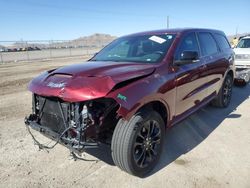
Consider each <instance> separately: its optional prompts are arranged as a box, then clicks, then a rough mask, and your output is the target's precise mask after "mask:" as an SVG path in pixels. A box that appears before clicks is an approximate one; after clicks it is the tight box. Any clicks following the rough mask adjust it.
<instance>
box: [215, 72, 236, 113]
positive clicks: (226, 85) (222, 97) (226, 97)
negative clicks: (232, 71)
mask: <svg viewBox="0 0 250 188" xmlns="http://www.w3.org/2000/svg"><path fill="white" fill-rule="evenodd" d="M232 88H233V78H232V76H230V75H227V76H226V78H225V80H224V82H223V85H222V87H221V89H220V91H219V94H218V96H217V97H216V98H215V99H214V100H213V101H212V104H213V105H214V106H217V107H222V108H226V107H227V106H228V105H229V104H230V102H231V97H232Z"/></svg>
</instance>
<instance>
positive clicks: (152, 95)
mask: <svg viewBox="0 0 250 188" xmlns="http://www.w3.org/2000/svg"><path fill="white" fill-rule="evenodd" d="M200 31H206V32H217V33H221V34H223V33H222V32H220V31H211V30H204V29H202V30H199V29H183V30H160V31H150V32H144V33H138V34H134V35H143V34H152V35H153V34H156V33H157V34H161V33H174V34H176V38H175V40H174V41H173V44H172V46H171V47H170V49H169V51H168V53H167V54H166V55H165V57H164V58H163V60H162V61H161V62H160V63H155V64H146V63H130V62H123V63H122V62H106V61H105V62H97V61H93V62H92V61H89V62H85V63H80V64H76V65H70V66H66V67H63V68H59V69H57V70H55V71H52V72H45V73H43V74H41V75H40V76H38V77H37V78H35V79H33V80H32V81H31V83H30V84H29V90H30V91H31V92H33V93H36V94H38V95H42V96H54V97H59V98H61V99H62V100H64V101H69V102H78V101H85V100H91V99H96V98H101V97H106V98H113V99H114V100H116V101H117V102H118V103H119V104H120V108H119V110H118V114H119V115H120V116H122V117H123V118H127V119H128V118H130V117H131V116H132V115H133V114H134V113H135V112H136V111H137V110H138V109H139V108H140V107H142V106H143V105H145V104H147V103H149V102H152V101H159V102H161V103H162V104H163V105H164V106H165V107H166V109H167V111H168V120H169V121H168V125H171V124H173V123H175V122H178V121H179V120H181V119H183V118H185V117H186V116H187V115H189V114H190V113H192V112H194V111H195V110H197V109H198V108H199V107H201V106H203V105H204V104H206V103H207V102H209V101H210V100H211V99H213V98H214V97H215V94H216V93H218V91H219V89H220V87H221V85H222V82H223V79H224V78H225V74H226V73H227V72H228V71H230V70H233V68H232V67H233V62H232V61H230V60H229V59H230V56H231V55H232V50H231V49H228V51H226V52H225V53H218V54H216V55H215V56H214V57H213V58H210V60H208V59H207V58H206V57H201V58H200V62H199V63H197V64H189V65H187V66H175V65H173V58H174V53H175V51H176V49H177V47H178V44H179V42H180V41H181V39H182V37H183V36H185V34H187V33H190V32H196V33H197V32H200ZM223 35H224V34H223ZM204 65H206V66H204ZM58 75H60V76H58ZM63 75H65V76H63ZM141 77H143V78H141ZM134 78H140V79H137V80H135V81H133V82H132V83H129V84H127V85H125V86H123V87H121V88H118V89H115V90H114V89H113V88H115V86H117V84H119V83H121V82H123V81H127V80H130V79H134ZM50 82H52V83H64V84H65V86H64V87H62V88H51V87H49V86H48V84H49V83H50ZM118 94H122V95H123V96H126V98H127V100H126V101H124V100H121V99H118V98H117V95H118Z"/></svg>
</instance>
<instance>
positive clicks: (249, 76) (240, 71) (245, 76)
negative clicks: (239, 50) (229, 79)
mask: <svg viewBox="0 0 250 188" xmlns="http://www.w3.org/2000/svg"><path fill="white" fill-rule="evenodd" d="M235 80H236V81H238V82H245V83H248V82H249V80H250V67H249V68H236V74H235Z"/></svg>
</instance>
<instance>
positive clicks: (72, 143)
mask: <svg viewBox="0 0 250 188" xmlns="http://www.w3.org/2000/svg"><path fill="white" fill-rule="evenodd" d="M35 116H36V115H35V114H30V115H29V116H28V117H25V119H24V123H25V125H26V126H27V129H28V131H29V132H30V128H32V129H33V130H36V131H38V132H40V133H41V134H43V135H44V136H46V137H47V138H49V139H51V140H54V141H55V142H56V143H55V144H57V143H60V144H61V145H63V146H65V147H67V148H68V149H69V150H70V151H72V152H75V153H77V154H81V153H82V152H84V150H85V149H89V148H97V147H98V146H99V142H90V141H88V142H83V141H79V140H77V139H72V138H69V137H67V136H65V135H66V132H68V131H71V129H72V128H68V129H66V130H65V131H64V132H63V133H62V134H58V133H57V132H55V131H52V130H51V129H49V128H48V127H45V126H42V125H40V124H39V123H37V122H36V121H35V120H34V118H35ZM30 133H31V132H30ZM31 134H32V133H31ZM32 137H33V135H32ZM34 141H35V143H36V142H38V141H37V140H34ZM39 145H40V144H39ZM39 147H40V146H39ZM40 149H42V148H40ZM49 149H50V148H49Z"/></svg>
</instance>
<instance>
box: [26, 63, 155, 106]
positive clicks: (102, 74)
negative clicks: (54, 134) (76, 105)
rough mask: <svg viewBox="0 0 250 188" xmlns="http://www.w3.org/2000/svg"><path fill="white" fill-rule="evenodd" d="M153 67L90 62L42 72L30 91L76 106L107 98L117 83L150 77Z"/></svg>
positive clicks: (151, 65) (149, 65) (135, 64)
mask: <svg viewBox="0 0 250 188" xmlns="http://www.w3.org/2000/svg"><path fill="white" fill-rule="evenodd" d="M154 66H155V65H153V64H145V63H130V62H106V61H89V62H85V63H80V64H74V65H70V66H65V67H62V68H58V69H56V70H52V71H49V72H44V73H43V74H41V75H40V76H38V77H36V78H35V79H33V80H32V81H31V82H30V84H29V90H30V91H31V92H33V93H36V94H38V95H42V96H54V97H59V98H61V99H63V100H65V101H70V102H77V101H84V100H90V99H95V98H100V97H104V96H106V95H107V94H108V93H109V92H110V91H111V90H112V89H113V88H114V87H115V86H116V85H117V84H118V83H121V82H124V81H128V80H134V79H136V78H141V77H145V76H148V75H150V74H152V73H153V72H154V70H155V68H154Z"/></svg>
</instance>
